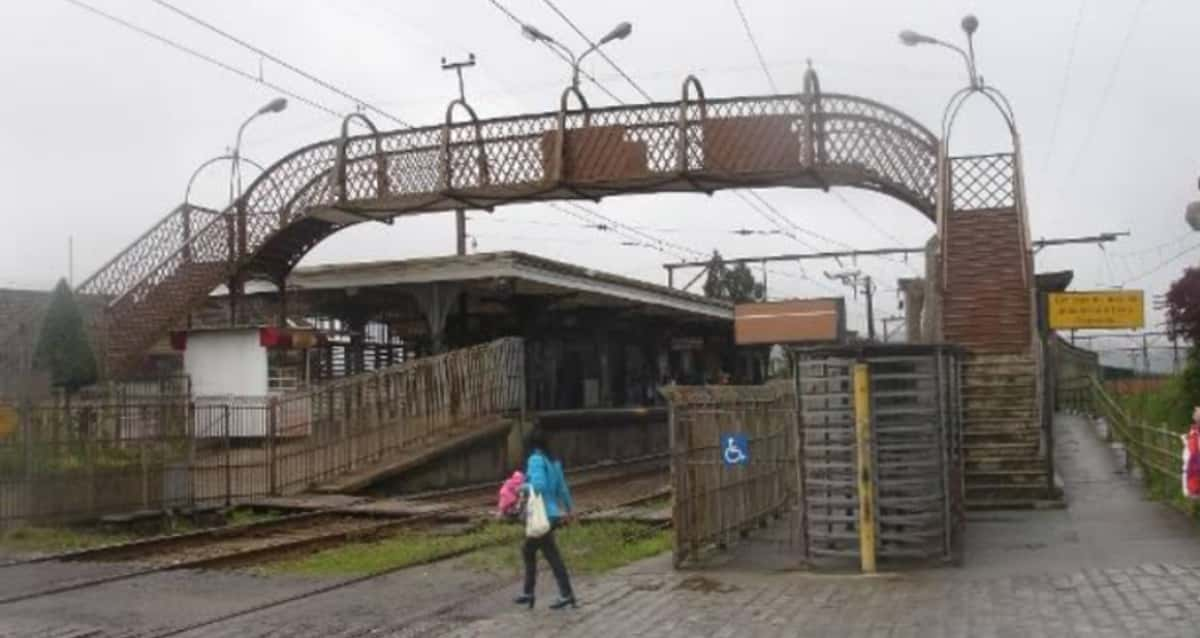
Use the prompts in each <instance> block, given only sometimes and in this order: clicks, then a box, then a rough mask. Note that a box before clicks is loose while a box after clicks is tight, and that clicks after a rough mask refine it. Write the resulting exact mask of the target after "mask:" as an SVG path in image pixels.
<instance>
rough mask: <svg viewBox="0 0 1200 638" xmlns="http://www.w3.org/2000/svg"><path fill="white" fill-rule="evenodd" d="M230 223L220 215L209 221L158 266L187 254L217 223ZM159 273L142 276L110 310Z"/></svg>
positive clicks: (117, 298)
mask: <svg viewBox="0 0 1200 638" xmlns="http://www.w3.org/2000/svg"><path fill="white" fill-rule="evenodd" d="M228 221H229V220H228V218H227V217H226V216H225V215H220V216H218V217H214V218H212V219H211V220H209V221H208V223H207V224H204V225H203V226H201V227H200V230H198V231H196V232H194V233H192V236H191V238H189V239H188V241H186V242H184V243H183V244H181V245H180V246H179V248H176V249H175V250H173V251H171V252H170V253H169V254H168V255H167V256H166V257H164V258H163V259H162V260H161V261H159V263H158V265H162V264H164V263H168V262H170V261H171V260H172V259H174V258H175V256H176V255H179V254H181V253H183V252H185V251H187V250H190V249H191V248H192V242H194V241H196V238H197V237H199V236H201V235H203V234H204V232H205V231H207V230H208V229H209V228H211V227H212V226H213V225H214V224H217V223H228ZM157 271H158V267H157V266H155V267H154V268H151V269H149V270H147V271H146V273H145V274H144V275H142V276H141V277H139V278H138V280H137V281H136V282H134V283H133V284H132V285H130V286H129V287H128V288H126V289H125V291H124V292H122V293H121V294H119V295H117V296H115V297H113V299H112V301H110V302H109V303H108V307H109V308H112V307H113V306H116V305H117V303H118V302H119V301H121V300H122V299H124V298H125V297H127V296H128V295H129V293H131V292H133V291H135V290H137V289H138V288H139V287H140V286H141V285H142V284H143V283H144V282H145V281H146V280H147V279H149V278H150V276H151V275H153V274H154V273H155V272H157Z"/></svg>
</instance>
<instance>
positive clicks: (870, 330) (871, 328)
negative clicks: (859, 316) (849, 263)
mask: <svg viewBox="0 0 1200 638" xmlns="http://www.w3.org/2000/svg"><path fill="white" fill-rule="evenodd" d="M863 292H865V293H866V295H867V340H868V341H874V340H875V308H874V305H873V301H874V299H875V286H874V285H873V284H872V283H871V276H870V275H866V276H864V277H863Z"/></svg>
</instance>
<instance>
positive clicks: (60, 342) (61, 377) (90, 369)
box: [33, 279, 97, 395]
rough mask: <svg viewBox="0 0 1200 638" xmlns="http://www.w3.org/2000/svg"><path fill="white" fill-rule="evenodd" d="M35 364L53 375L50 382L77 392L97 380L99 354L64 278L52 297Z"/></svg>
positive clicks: (35, 355) (70, 392)
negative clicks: (94, 348)
mask: <svg viewBox="0 0 1200 638" xmlns="http://www.w3.org/2000/svg"><path fill="white" fill-rule="evenodd" d="M33 362H34V366H36V367H37V368H38V369H40V370H43V371H45V372H47V373H49V375H50V383H51V384H53V385H54V386H55V387H59V388H63V389H64V390H66V392H67V394H68V395H70V394H73V393H75V392H76V391H77V390H79V389H80V388H82V387H85V386H88V385H91V384H93V383H95V382H96V378H97V373H96V355H95V354H94V353H93V352H92V346H91V343H90V342H89V341H88V335H87V331H86V329H85V328H84V326H83V314H82V313H81V312H80V310H79V304H77V303H76V301H75V295H74V293H72V292H71V287H70V286H68V285H67V281H66V280H65V279H60V280H59V281H58V285H57V286H55V287H54V293H53V295H52V296H51V298H50V308H49V309H48V310H47V311H46V318H45V319H44V320H43V323H42V332H41V335H40V336H39V337H38V342H37V348H36V349H35V350H34V354H33Z"/></svg>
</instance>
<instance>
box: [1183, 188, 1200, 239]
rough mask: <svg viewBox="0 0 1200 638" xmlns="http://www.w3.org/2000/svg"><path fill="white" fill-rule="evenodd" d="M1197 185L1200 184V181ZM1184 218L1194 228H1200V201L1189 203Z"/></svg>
mask: <svg viewBox="0 0 1200 638" xmlns="http://www.w3.org/2000/svg"><path fill="white" fill-rule="evenodd" d="M1197 185H1198V186H1200V182H1198V183H1197ZM1183 218H1184V219H1186V220H1187V223H1188V226H1191V227H1192V230H1200V202H1192V203H1190V204H1188V205H1187V212H1186V213H1185V214H1184V216H1183Z"/></svg>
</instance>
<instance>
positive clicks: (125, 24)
mask: <svg viewBox="0 0 1200 638" xmlns="http://www.w3.org/2000/svg"><path fill="white" fill-rule="evenodd" d="M66 2H68V3H70V4H72V5H74V6H76V7H78V8H80V9H83V10H84V11H88V12H90V13H92V14H94V15H97V16H99V17H101V18H104V19H105V20H108V21H110V22H113V23H115V24H118V25H120V26H122V27H125V28H126V29H129V30H130V31H134V32H136V33H140V34H141V35H144V36H146V37H148V38H150V39H152V40H156V41H158V42H160V43H162V44H165V45H167V46H169V47H171V48H172V49H175V50H176V51H180V52H182V53H186V54H188V55H190V56H192V57H194V58H197V59H199V60H203V61H205V62H208V63H209V64H212V65H214V66H217V67H220V68H222V69H224V70H226V71H228V72H230V73H233V74H235V75H237V76H239V77H241V78H243V79H246V80H250V81H251V82H254V83H255V84H258V85H260V86H265V87H267V88H269V89H271V90H273V91H277V92H279V93H282V94H283V95H285V96H287V97H289V98H292V99H293V100H296V101H297V102H300V103H302V104H306V105H308V106H310V107H312V108H314V109H317V110H318V111H323V112H325V113H328V114H329V115H332V116H334V117H342V116H343V114H342V113H340V112H338V111H336V110H334V109H332V108H329V107H328V106H325V105H324V104H321V103H320V102H317V101H316V100H312V99H309V98H307V97H304V96H303V95H300V94H298V93H295V92H294V91H290V90H288V89H285V88H284V87H282V86H279V85H278V84H275V83H273V82H269V81H267V80H264V79H261V78H259V77H257V76H255V75H253V74H251V73H248V72H246V71H243V70H241V69H239V68H237V67H235V66H233V65H232V64H229V63H227V62H223V61H221V60H218V59H216V58H214V57H212V56H210V55H208V54H205V53H201V52H200V51H198V50H196V49H193V48H191V47H188V46H186V45H184V44H180V43H179V42H176V41H174V40H172V39H170V38H168V37H166V36H163V35H159V34H158V33H155V32H153V31H151V30H149V29H146V28H144V27H140V26H138V25H136V24H134V23H132V22H129V21H128V20H125V19H124V18H120V17H118V16H115V15H113V14H111V13H108V12H106V11H103V10H101V9H98V8H96V7H93V6H92V5H90V4H87V3H86V2H82V1H81V0H66Z"/></svg>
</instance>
